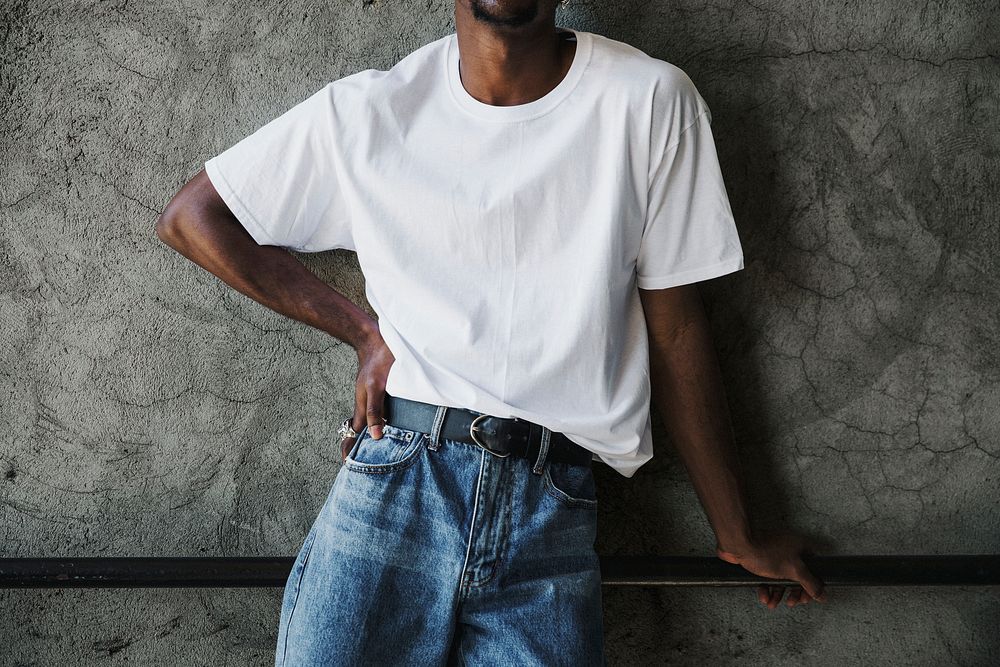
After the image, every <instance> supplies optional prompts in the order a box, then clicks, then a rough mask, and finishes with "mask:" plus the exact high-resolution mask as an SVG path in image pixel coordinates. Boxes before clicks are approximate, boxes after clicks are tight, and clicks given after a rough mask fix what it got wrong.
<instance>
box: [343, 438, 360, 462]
mask: <svg viewBox="0 0 1000 667" xmlns="http://www.w3.org/2000/svg"><path fill="white" fill-rule="evenodd" d="M356 441H357V438H344V439H343V440H342V441H341V442H340V460H341V461H345V460H346V459H347V455H348V454H350V453H351V448H352V447H354V443H355V442H356Z"/></svg>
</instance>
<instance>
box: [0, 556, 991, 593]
mask: <svg viewBox="0 0 1000 667" xmlns="http://www.w3.org/2000/svg"><path fill="white" fill-rule="evenodd" d="M803 560H804V561H805V562H806V564H807V565H808V566H809V568H810V569H811V570H812V571H813V572H814V573H815V574H816V575H817V576H818V577H819V578H820V579H822V580H823V581H824V582H825V583H826V585H828V586H997V585H1000V555H962V556H806V557H804V558H803ZM293 561H294V559H293V558H213V557H200V558H0V588H183V587H188V588H191V587H193V588H216V587H223V588H246V587H268V586H274V587H281V586H284V585H285V580H286V579H287V577H288V573H289V571H290V570H291V567H292V563H293ZM601 575H602V578H603V581H604V584H605V585H606V586H756V585H758V584H761V583H770V584H776V585H780V584H782V583H784V584H789V585H790V584H794V582H792V581H784V580H776V579H765V578H763V577H757V576H755V575H752V574H750V573H749V572H747V571H746V570H744V569H743V568H742V567H740V566H738V565H733V564H731V563H726V562H725V561H722V560H720V559H718V558H715V557H705V556H610V557H601Z"/></svg>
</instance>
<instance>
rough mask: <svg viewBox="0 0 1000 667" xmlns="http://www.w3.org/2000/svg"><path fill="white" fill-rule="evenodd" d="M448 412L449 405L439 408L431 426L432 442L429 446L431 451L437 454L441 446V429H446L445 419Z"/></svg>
mask: <svg viewBox="0 0 1000 667" xmlns="http://www.w3.org/2000/svg"><path fill="white" fill-rule="evenodd" d="M447 412H448V406H447V405H439V406H437V410H436V411H435V412H434V422H433V423H432V424H431V442H430V444H429V445H427V448H428V449H430V450H431V451H434V452H436V451H437V450H438V448H439V447H440V446H441V429H442V428H443V427H444V417H445V414H446V413H447Z"/></svg>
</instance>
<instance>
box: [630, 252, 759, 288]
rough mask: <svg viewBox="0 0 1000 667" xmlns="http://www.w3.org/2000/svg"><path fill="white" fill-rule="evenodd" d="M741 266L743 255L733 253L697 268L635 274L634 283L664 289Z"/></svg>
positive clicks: (730, 270)
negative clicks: (657, 274) (731, 255)
mask: <svg viewBox="0 0 1000 667" xmlns="http://www.w3.org/2000/svg"><path fill="white" fill-rule="evenodd" d="M742 268H743V255H742V253H741V254H739V255H734V256H733V257H730V258H728V259H725V260H723V261H721V262H716V263H715V264H710V265H708V266H702V267H699V268H697V269H689V270H687V271H681V272H679V273H672V274H670V275H666V276H640V275H636V285H637V286H638V287H639V288H640V289H664V288H666V287H677V286H678V285H686V284H688V283H696V282H699V281H702V280H708V279H710V278H718V277H719V276H724V275H726V274H727V273H732V272H734V271H739V270H740V269H742Z"/></svg>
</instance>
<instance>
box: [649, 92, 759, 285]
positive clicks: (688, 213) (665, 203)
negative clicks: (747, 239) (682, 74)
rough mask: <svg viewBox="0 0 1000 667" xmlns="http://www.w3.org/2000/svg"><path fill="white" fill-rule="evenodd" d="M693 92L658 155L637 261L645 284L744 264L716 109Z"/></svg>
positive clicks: (678, 281) (704, 276) (680, 281)
mask: <svg viewBox="0 0 1000 667" xmlns="http://www.w3.org/2000/svg"><path fill="white" fill-rule="evenodd" d="M685 80H686V79H685ZM689 92H690V94H689V95H688V96H687V100H688V102H687V103H681V104H678V108H679V109H685V108H686V109H688V110H689V111H688V113H687V118H685V119H684V121H683V122H682V123H681V124H680V125H679V126H678V127H679V135H678V134H675V136H674V137H673V138H671V139H670V141H669V143H668V145H667V146H666V148H664V149H663V151H662V152H659V153H658V157H657V158H656V159H655V160H654V161H653V168H652V171H651V174H650V179H649V198H648V205H647V211H646V218H645V222H644V226H643V232H642V238H641V241H640V245H639V255H638V258H637V261H636V284H637V285H638V287H640V288H642V289H661V288H665V287H675V286H678V285H684V284H687V283H693V282H698V281H701V280H708V279H709V278H715V277H717V276H721V275H724V274H727V273H731V272H733V271H737V270H739V269H742V268H743V248H742V246H741V244H740V238H739V234H738V233H737V230H736V222H735V220H734V219H733V213H732V210H731V209H730V205H729V197H728V195H727V194H726V186H725V183H724V182H723V178H722V170H721V168H720V166H719V158H718V155H717V154H716V149H715V141H714V139H713V137H712V130H711V120H712V116H711V112H710V111H709V109H708V107H707V106H706V105H705V103H704V101H703V100H702V99H701V97H700V95H698V94H697V92H696V91H694V88H693V86H689ZM692 100H693V101H692ZM678 114H679V115H680V112H678ZM691 117H693V119H692V118H691ZM674 122H677V120H676V119H675V120H674Z"/></svg>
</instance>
